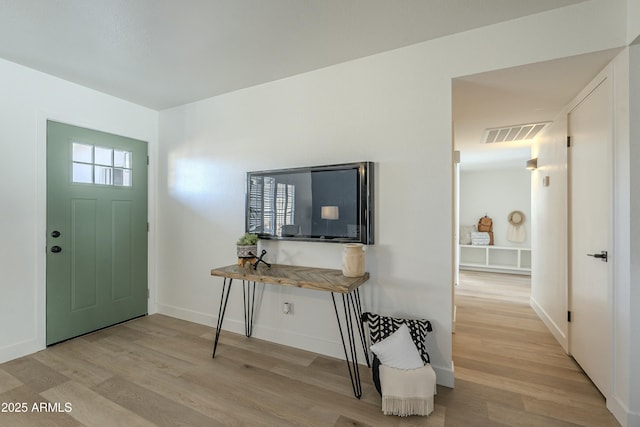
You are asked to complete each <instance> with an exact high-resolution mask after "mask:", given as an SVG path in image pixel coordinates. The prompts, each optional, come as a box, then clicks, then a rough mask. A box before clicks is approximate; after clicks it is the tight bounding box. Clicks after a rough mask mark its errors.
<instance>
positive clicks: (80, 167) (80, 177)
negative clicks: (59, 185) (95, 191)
mask: <svg viewBox="0 0 640 427" xmlns="http://www.w3.org/2000/svg"><path fill="white" fill-rule="evenodd" d="M73 182H79V183H84V184H91V183H92V182H93V166H92V165H86V164H84V163H74V164H73Z"/></svg>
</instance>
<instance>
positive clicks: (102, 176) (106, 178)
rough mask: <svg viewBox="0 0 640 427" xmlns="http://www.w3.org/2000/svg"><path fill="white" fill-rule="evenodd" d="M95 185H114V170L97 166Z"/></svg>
mask: <svg viewBox="0 0 640 427" xmlns="http://www.w3.org/2000/svg"><path fill="white" fill-rule="evenodd" d="M94 183H95V184H102V185H113V169H112V168H110V167H104V166H97V165H96V175H95V181H94Z"/></svg>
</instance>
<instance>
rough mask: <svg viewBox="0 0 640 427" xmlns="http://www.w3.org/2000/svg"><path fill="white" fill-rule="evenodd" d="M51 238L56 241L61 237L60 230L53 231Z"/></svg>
mask: <svg viewBox="0 0 640 427" xmlns="http://www.w3.org/2000/svg"><path fill="white" fill-rule="evenodd" d="M51 237H53V238H54V239H55V238H57V237H60V232H59V231H58V230H53V231H52V232H51Z"/></svg>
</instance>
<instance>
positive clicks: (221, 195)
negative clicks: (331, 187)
mask: <svg viewBox="0 0 640 427" xmlns="http://www.w3.org/2000/svg"><path fill="white" fill-rule="evenodd" d="M625 19H626V18H625V3H624V2H622V1H615V2H611V1H602V0H599V1H590V2H585V3H580V4H577V5H575V6H572V7H568V8H564V9H558V10H555V11H552V12H548V13H543V14H539V15H535V16H531V17H527V18H523V19H519V20H515V21H510V22H506V23H503V24H499V25H494V26H490V27H485V28H481V29H478V30H474V31H469V32H466V33H461V34H456V35H453V36H450V37H446V38H442V39H438V40H434V41H431V42H427V43H422V44H417V45H413V46H409V47H407V48H403V49H399V50H396V51H392V52H387V53H384V54H380V55H376V56H372V57H368V58H364V59H360V60H356V61H351V62H348V63H344V64H340V65H337V66H333V67H328V68H325V69H322V70H318V71H315V72H311V73H307V74H303V75H299V76H295V77H291V78H287V79H283V80H280V81H277V82H273V83H270V84H265V85H261V86H257V87H253V88H249V89H246V90H242V91H238V92H235V93H231V94H227V95H223V96H219V97H216V98H211V99H207V100H204V101H201V102H196V103H193V104H190V105H186V106H183V107H179V108H175V109H171V110H168V111H163V112H162V113H161V115H160V152H159V156H160V159H161V162H160V165H159V167H160V171H159V172H160V173H159V176H160V177H161V179H160V182H159V189H158V212H159V218H158V231H159V236H160V237H159V239H160V240H159V246H158V247H159V254H158V255H159V262H158V265H159V271H158V282H159V294H158V298H159V299H158V302H159V310H160V311H162V312H165V313H169V314H172V315H175V316H178V317H182V318H185V319H190V320H195V321H199V322H202V323H206V324H214V321H215V313H217V311H216V310H217V306H218V303H219V299H220V286H221V283H220V280H218V279H213V278H211V277H209V275H208V272H209V269H210V268H211V267H214V266H221V265H225V264H230V263H233V262H234V261H235V254H234V242H235V240H236V238H237V237H238V235H240V234H241V233H242V231H243V211H244V199H243V195H244V173H245V172H246V171H249V170H255V169H270V168H280V167H291V166H302V165H314V164H326V163H336V162H348V161H355V160H371V161H374V162H376V168H377V170H376V173H377V177H376V187H377V189H376V221H377V224H376V235H377V241H376V244H375V245H374V246H372V247H370V248H369V250H368V253H367V269H368V270H369V271H370V272H371V280H370V281H369V283H367V284H366V285H364V287H363V293H364V295H363V296H364V304H365V307H366V309H369V310H373V311H379V312H383V313H387V314H398V315H411V316H416V317H426V318H429V319H431V320H432V322H433V324H434V329H435V331H434V333H433V334H432V335H431V336H430V337H429V341H428V346H429V349H430V352H431V355H432V361H433V364H434V368H436V370H437V373H438V382H439V383H441V384H446V385H452V384H453V375H452V374H453V364H452V353H451V286H452V236H451V222H452V219H451V218H452V212H451V211H452V209H451V206H452V200H451V195H452V191H451V190H452V189H451V174H452V165H451V156H452V154H451V102H450V100H451V79H452V78H454V77H458V76H462V75H468V74H474V73H478V72H483V71H488V70H492V69H498V68H505V67H509V66H517V65H522V64H526V63H531V62H537V61H543V60H549V59H554V58H560V57H565V56H569V55H576V54H582V53H586V52H590V51H595V50H601V49H607V48H612V47H618V46H621V45H623V44H624V41H625V37H626V32H625V28H624V26H621V25H620V22H623V21H625ZM541 28H544V31H540V29H541ZM265 247H266V248H267V250H268V251H269V259H270V260H271V261H275V262H280V263H291V264H298V265H314V266H320V267H335V268H338V267H339V266H340V252H341V248H340V247H339V246H334V245H331V244H320V243H290V242H282V243H279V244H276V243H269V244H266V245H265ZM240 298H241V296H240V295H239V293H238V290H237V289H234V291H233V292H232V295H231V302H230V303H229V304H230V305H229V308H228V312H227V318H226V323H225V325H224V328H228V329H232V330H235V331H241V330H242V319H243V316H242V313H241V304H240ZM284 300H287V301H291V302H293V303H294V307H295V313H296V314H295V315H293V316H285V315H283V314H282V313H281V310H280V308H281V305H280V303H281V302H282V301H284ZM333 316H334V315H333V307H331V306H330V302H329V300H328V296H327V295H323V294H319V293H317V292H312V291H303V290H297V289H285V288H275V287H272V286H267V288H266V289H265V292H264V298H263V301H262V308H261V311H260V313H259V314H258V319H257V325H256V329H255V332H254V335H255V336H257V337H261V338H266V339H270V340H274V341H278V342H282V343H285V344H288V345H293V346H297V347H302V348H307V349H310V350H313V351H317V352H320V353H325V354H331V355H334V356H338V357H341V353H342V348H341V347H340V345H339V344H338V341H337V331H336V326H335V319H334V317H333Z"/></svg>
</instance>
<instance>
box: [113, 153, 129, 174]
mask: <svg viewBox="0 0 640 427" xmlns="http://www.w3.org/2000/svg"><path fill="white" fill-rule="evenodd" d="M113 166H115V167H117V168H127V169H131V153H130V152H128V151H120V150H114V151H113Z"/></svg>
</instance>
